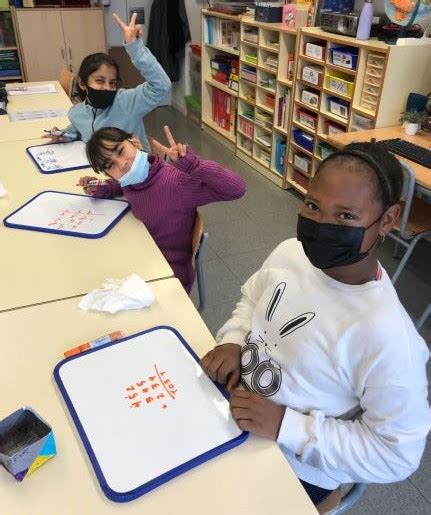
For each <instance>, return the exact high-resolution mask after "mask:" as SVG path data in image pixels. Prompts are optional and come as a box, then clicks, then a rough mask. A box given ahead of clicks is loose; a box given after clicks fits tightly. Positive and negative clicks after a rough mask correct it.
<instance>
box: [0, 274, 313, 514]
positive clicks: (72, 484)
mask: <svg viewBox="0 0 431 515" xmlns="http://www.w3.org/2000/svg"><path fill="white" fill-rule="evenodd" d="M151 288H152V289H153V291H154V293H155V296H156V302H155V303H154V304H153V306H151V307H150V308H148V309H145V310H140V311H136V312H125V313H120V314H117V315H115V316H108V315H104V314H100V313H87V312H83V311H80V310H79V309H78V308H77V305H78V301H79V299H68V300H63V301H58V302H53V303H49V304H43V305H40V306H32V307H29V308H24V309H18V310H14V311H9V312H6V313H0V333H1V334H2V342H1V344H0V345H1V349H2V350H1V360H0V392H1V399H2V400H1V404H0V419H2V418H4V417H5V416H7V415H8V414H10V413H11V412H12V411H14V410H16V409H18V408H19V407H21V406H30V407H32V408H33V409H34V410H36V411H37V412H38V413H39V414H40V415H41V416H42V417H43V418H44V419H45V420H46V421H47V422H48V423H49V424H50V425H51V426H52V428H53V431H54V437H55V439H56V444H57V451H58V455H57V456H56V457H54V458H53V459H51V460H50V461H49V462H47V463H46V464H45V465H43V466H42V467H41V468H40V469H39V470H38V471H36V472H34V474H33V475H31V476H29V477H28V478H26V479H24V481H23V482H22V483H18V482H17V481H16V480H15V479H14V478H13V477H12V476H11V475H10V474H9V473H7V472H6V471H5V470H3V469H0V492H1V494H0V499H1V512H2V513H4V514H7V515H30V514H31V513H35V514H38V515H39V514H43V515H58V514H59V513H61V514H62V515H69V514H70V515H78V514H82V515H90V514H91V515H102V514H103V515H105V514H106V515H108V514H111V513H112V514H113V513H117V514H118V513H121V514H140V515H142V514H147V513H152V514H158V515H168V514H175V515H198V514H199V515H201V514H205V515H212V514H214V515H220V514H235V515H241V514H244V515H281V514H287V513H291V514H301V515H308V514H310V515H311V514H315V513H316V511H315V509H314V507H313V505H312V504H311V502H310V500H309V499H308V497H307V495H306V494H305V491H304V490H303V489H302V487H301V486H300V483H299V482H298V480H297V478H296V477H295V475H294V473H293V471H292V470H291V468H290V466H289V465H288V463H287V461H286V460H285V458H284V456H283V455H282V453H281V452H280V450H279V449H278V447H277V445H276V444H275V442H271V441H268V440H264V439H261V438H258V437H252V436H250V437H249V439H248V440H247V441H246V442H245V443H244V444H242V445H240V446H239V447H236V448H235V449H233V450H231V451H229V452H227V453H225V454H223V455H220V456H218V457H217V458H215V459H214V460H211V461H208V462H206V463H204V464H203V465H200V466H198V467H196V468H194V469H192V470H191V471H189V472H187V473H185V474H183V475H181V476H178V477H177V478H175V479H174V480H172V481H170V482H168V483H165V484H164V485H163V486H161V487H160V488H157V489H156V490H153V491H152V492H150V493H148V494H146V495H144V496H143V497H140V498H139V499H137V500H135V501H133V502H131V503H127V504H116V503H113V502H111V501H109V500H107V499H106V498H105V496H104V495H103V493H102V491H101V490H100V488H99V485H98V483H97V480H96V477H95V475H94V473H93V470H92V467H91V465H90V462H89V459H88V457H87V455H86V452H85V450H84V449H83V446H82V444H81V440H80V439H79V437H78V436H77V433H76V432H75V429H74V426H72V422H71V420H70V418H69V415H68V412H67V409H66V407H65V405H64V403H63V399H62V397H61V395H60V393H59V392H58V390H57V387H56V385H55V382H54V379H53V375H52V372H53V369H54V367H55V365H56V364H57V363H58V362H59V361H60V360H61V359H62V353H63V351H64V350H65V349H69V348H70V347H73V346H75V345H76V344H79V343H81V342H83V341H86V340H89V339H93V338H96V337H98V336H100V335H102V334H107V333H109V332H111V331H115V330H122V331H124V332H126V334H133V333H136V332H139V331H142V330H144V329H147V328H149V327H153V326H156V325H161V324H163V325H170V326H173V327H175V328H176V329H178V330H179V331H180V333H181V334H182V335H183V336H184V337H185V339H186V340H187V341H188V342H189V343H190V345H191V346H192V347H193V348H194V350H195V351H196V352H197V354H198V355H199V356H200V357H202V356H203V355H204V354H205V353H206V352H207V351H208V350H210V349H211V348H212V347H213V346H214V340H213V338H212V336H211V335H210V333H209V331H208V329H207V328H206V326H205V325H204V323H203V321H202V319H201V318H200V316H199V314H198V313H197V311H196V310H195V308H194V306H193V305H192V303H191V301H190V299H189V298H188V296H187V294H186V293H185V292H184V290H183V288H182V287H181V285H180V283H179V281H178V280H177V279H166V280H163V281H157V282H155V283H152V284H151ZM294 430H295V428H292V431H294Z"/></svg>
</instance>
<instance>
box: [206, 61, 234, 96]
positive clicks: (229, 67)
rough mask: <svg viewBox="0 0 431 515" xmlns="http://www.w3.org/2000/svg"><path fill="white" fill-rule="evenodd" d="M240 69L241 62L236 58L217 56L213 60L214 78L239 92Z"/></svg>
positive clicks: (212, 70)
mask: <svg viewBox="0 0 431 515" xmlns="http://www.w3.org/2000/svg"><path fill="white" fill-rule="evenodd" d="M238 67H239V61H238V59H237V58H236V57H231V56H227V55H225V54H223V55H216V56H215V57H214V58H213V59H211V75H212V78H213V79H214V80H216V81H217V82H220V83H221V84H224V85H225V86H228V87H229V88H230V89H232V90H233V91H238V89H239V88H238Z"/></svg>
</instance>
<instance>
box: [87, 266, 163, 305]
mask: <svg viewBox="0 0 431 515" xmlns="http://www.w3.org/2000/svg"><path fill="white" fill-rule="evenodd" d="M102 287H103V288H99V289H96V290H92V291H91V292H90V293H87V295H86V296H85V297H83V298H82V299H81V302H80V303H79V307H80V308H81V309H83V310H84V311H88V310H90V309H92V310H95V311H107V312H108V313H112V314H113V313H117V312H118V311H124V310H128V309H141V308H146V307H148V306H151V304H152V303H153V302H154V300H155V297H154V293H153V292H152V290H151V288H150V287H149V286H148V284H147V283H146V282H145V281H144V280H143V279H141V278H140V277H139V275H137V274H132V275H129V277H126V278H125V279H122V280H121V279H106V281H105V282H104V283H102Z"/></svg>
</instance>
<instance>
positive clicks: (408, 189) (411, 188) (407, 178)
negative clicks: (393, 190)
mask: <svg viewBox="0 0 431 515" xmlns="http://www.w3.org/2000/svg"><path fill="white" fill-rule="evenodd" d="M401 167H402V169H403V172H404V192H403V196H404V203H403V204H404V205H403V212H402V215H401V220H400V227H399V234H400V236H401V238H403V239H405V240H408V239H410V238H411V235H410V234H409V232H408V230H407V222H408V220H409V216H410V211H411V209H412V203H413V198H414V196H415V189H416V176H415V172H414V171H413V168H412V167H411V166H410V165H409V164H408V163H406V162H405V161H401Z"/></svg>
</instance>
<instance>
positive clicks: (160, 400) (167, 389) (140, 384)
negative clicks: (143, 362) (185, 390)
mask: <svg viewBox="0 0 431 515" xmlns="http://www.w3.org/2000/svg"><path fill="white" fill-rule="evenodd" d="M153 366H154V372H151V375H148V376H146V377H143V378H140V379H139V380H138V381H136V382H135V383H132V384H130V385H129V386H126V388H125V390H124V398H125V399H126V401H127V402H128V403H129V408H132V409H134V408H143V407H145V406H158V407H159V408H160V409H163V410H166V409H168V407H169V404H170V403H172V402H173V401H175V399H176V397H177V392H178V390H177V388H176V387H175V384H174V383H173V382H172V381H171V380H170V379H169V377H168V376H167V374H166V370H162V369H161V368H160V367H159V366H157V365H156V364H155V365H153Z"/></svg>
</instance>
